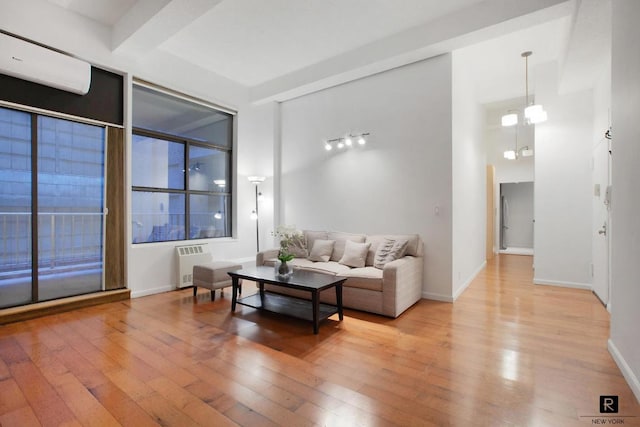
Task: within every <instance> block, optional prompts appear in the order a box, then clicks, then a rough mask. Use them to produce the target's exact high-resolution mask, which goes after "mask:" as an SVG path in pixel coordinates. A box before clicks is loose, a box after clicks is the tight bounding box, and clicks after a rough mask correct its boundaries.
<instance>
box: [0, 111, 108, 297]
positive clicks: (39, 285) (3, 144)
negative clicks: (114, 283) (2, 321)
mask: <svg viewBox="0 0 640 427" xmlns="http://www.w3.org/2000/svg"><path fill="white" fill-rule="evenodd" d="M104 173H105V130H104V128H103V127H100V126H94V125H89V124H84V123H78V122H73V121H69V120H63V119H59V118H53V117H47V116H42V115H36V114H32V113H25V112H21V111H16V110H11V109H6V108H0V232H1V233H2V234H1V236H2V237H0V240H1V242H0V307H10V306H16V305H23V304H28V303H32V302H38V301H46V300H51V299H56V298H61V297H66V296H72V295H79V294H84V293H89V292H95V291H99V290H101V289H102V288H103V284H102V283H103V279H102V277H103V267H102V266H103V246H104V245H103V240H104V239H103V230H104V225H103V224H104V216H103V210H104V182H105V180H104ZM34 218H35V219H34Z"/></svg>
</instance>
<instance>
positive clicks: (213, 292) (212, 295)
mask: <svg viewBox="0 0 640 427" xmlns="http://www.w3.org/2000/svg"><path fill="white" fill-rule="evenodd" d="M215 300H216V291H215V290H211V301H215Z"/></svg>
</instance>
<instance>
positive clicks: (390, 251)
mask: <svg viewBox="0 0 640 427" xmlns="http://www.w3.org/2000/svg"><path fill="white" fill-rule="evenodd" d="M408 244H409V241H408V240H405V239H398V240H394V239H386V240H385V241H384V243H380V244H379V245H378V249H377V250H376V256H375V259H374V261H373V266H374V267H375V268H384V265H385V264H386V263H388V262H391V261H395V260H397V259H398V258H402V257H403V256H404V254H405V252H406V251H407V245H408Z"/></svg>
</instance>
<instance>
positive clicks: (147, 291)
mask: <svg viewBox="0 0 640 427" xmlns="http://www.w3.org/2000/svg"><path fill="white" fill-rule="evenodd" d="M175 289H176V287H175V286H171V285H167V286H161V287H159V288H152V289H143V290H140V291H131V298H139V297H146V296H148V295H154V294H161V293H163V292H169V291H173V290H175Z"/></svg>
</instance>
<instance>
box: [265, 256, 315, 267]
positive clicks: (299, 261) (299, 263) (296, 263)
mask: <svg viewBox="0 0 640 427" xmlns="http://www.w3.org/2000/svg"><path fill="white" fill-rule="evenodd" d="M287 264H289V265H290V266H292V267H293V268H305V267H312V266H313V264H314V263H313V261H309V260H308V259H307V258H294V259H292V260H291V261H289V262H288V263H287ZM274 265H275V264H274Z"/></svg>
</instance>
